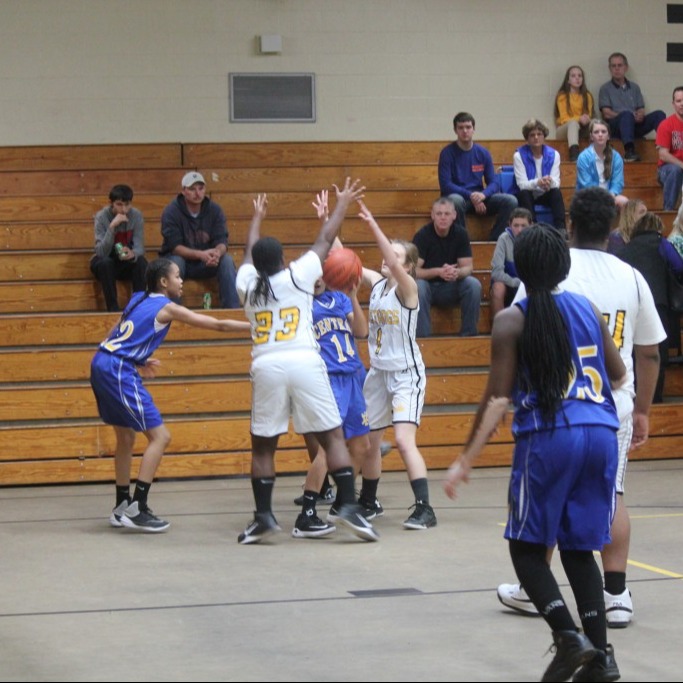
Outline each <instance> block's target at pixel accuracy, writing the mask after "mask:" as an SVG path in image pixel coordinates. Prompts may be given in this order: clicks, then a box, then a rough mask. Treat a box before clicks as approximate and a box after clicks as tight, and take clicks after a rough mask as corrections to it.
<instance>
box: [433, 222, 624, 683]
mask: <svg viewBox="0 0 683 683" xmlns="http://www.w3.org/2000/svg"><path fill="white" fill-rule="evenodd" d="M514 258H515V265H516V267H517V272H518V274H519V276H520V278H521V280H522V282H524V284H525V287H526V291H527V297H526V298H525V299H523V300H522V301H521V302H519V303H518V304H516V305H514V306H511V307H510V308H507V309H505V310H503V311H501V312H500V313H499V314H498V315H497V316H496V317H495V319H494V321H493V330H492V334H491V369H490V373H489V378H488V383H487V386H486V389H485V391H484V395H483V397H482V399H481V402H480V404H479V409H478V411H477V414H476V417H475V421H474V424H473V428H472V432H471V434H470V436H469V439H468V441H467V443H466V446H465V450H464V451H463V453H462V454H461V455H460V457H459V458H458V459H456V461H455V462H454V463H453V465H452V466H451V468H450V469H449V471H448V475H447V479H446V482H445V490H446V493H447V495H449V496H450V497H451V498H453V497H455V488H456V486H457V485H458V484H459V483H460V482H462V481H467V480H468V478H469V473H470V469H471V463H472V460H473V459H474V458H475V457H476V455H477V454H478V452H479V451H480V450H481V447H482V446H483V444H484V443H485V442H486V440H487V438H488V436H490V434H491V433H492V432H493V431H494V430H495V428H496V426H497V424H498V422H499V420H500V419H501V418H502V417H503V413H504V412H505V411H506V407H507V402H508V399H510V398H511V400H512V402H513V404H514V408H515V414H514V419H513V424H512V433H513V435H514V437H515V450H514V456H513V464H512V471H511V476H510V486H509V494H508V501H509V514H508V522H507V526H506V529H505V538H506V539H508V541H509V548H510V556H511V558H512V563H513V565H514V568H515V571H516V573H517V576H518V578H519V579H520V582H521V583H522V585H523V586H524V587H525V589H526V591H527V593H528V595H529V597H530V599H531V601H532V602H533V603H534V605H535V606H536V608H537V609H538V611H539V613H540V614H541V615H543V617H544V618H545V620H546V622H547V623H548V625H549V626H550V628H551V629H552V635H553V640H554V644H555V647H556V653H555V657H554V659H553V661H552V662H551V663H550V665H549V666H548V669H547V670H546V672H545V674H544V676H543V678H542V679H541V680H543V681H564V680H568V679H569V678H570V677H571V676H572V674H574V672H575V670H576V669H578V668H579V667H582V668H581V669H580V671H579V672H578V673H577V674H576V677H575V678H574V680H581V681H589V680H610V681H611V680H616V679H617V678H618V677H619V672H618V669H617V667H616V662H615V661H614V652H613V649H612V647H611V645H608V644H607V627H606V617H605V601H604V595H603V586H602V577H601V575H600V570H599V568H598V566H597V564H596V561H595V559H594V557H593V551H594V550H600V549H601V548H602V547H603V545H605V543H607V542H609V540H610V525H611V519H612V515H613V512H614V497H615V478H616V471H617V462H618V453H617V436H616V432H617V429H618V427H619V421H618V418H617V414H616V409H615V405H614V400H613V398H612V393H611V391H610V383H611V384H612V386H613V387H616V386H619V385H620V384H621V383H622V382H623V381H625V379H626V368H625V366H624V363H623V361H622V360H621V357H620V355H619V352H618V351H617V348H616V346H615V344H614V342H613V341H612V338H611V336H610V333H609V330H608V328H607V325H606V323H605V320H604V319H603V317H602V315H601V313H600V311H598V309H597V308H596V307H595V306H594V305H593V304H591V303H590V302H589V301H588V299H586V298H585V297H583V296H581V295H578V294H573V293H571V292H568V291H561V290H558V289H557V286H558V284H559V283H560V282H562V280H564V279H565V278H566V276H567V273H568V272H569V265H570V257H569V250H568V247H567V244H566V242H565V240H564V239H563V238H562V237H561V236H560V235H559V234H558V233H557V232H556V231H555V230H552V229H551V228H549V227H546V226H542V225H537V226H532V227H531V228H528V229H527V230H525V231H524V232H523V233H522V234H521V235H520V236H519V237H518V238H517V240H516V241H515V249H514ZM501 408H502V409H501ZM555 543H557V545H558V547H559V550H560V557H561V559H562V564H563V567H564V570H565V573H566V575H567V578H568V579H569V583H570V586H571V588H572V592H573V593H574V597H575V599H576V604H577V607H578V611H579V617H580V619H581V624H582V626H583V631H584V633H583V634H581V633H579V632H578V630H577V628H576V625H575V623H574V620H573V618H572V616H571V613H570V611H569V609H568V607H567V604H566V603H565V601H564V598H563V597H562V594H561V593H560V589H559V587H558V584H557V581H556V579H555V577H554V576H553V573H552V571H551V569H550V566H549V565H548V562H547V560H546V552H547V549H548V548H549V547H552V546H553V545H555ZM606 671H609V675H610V677H604V676H603V674H604V673H605V672H606ZM596 676H602V677H596ZM612 676H614V677H612Z"/></svg>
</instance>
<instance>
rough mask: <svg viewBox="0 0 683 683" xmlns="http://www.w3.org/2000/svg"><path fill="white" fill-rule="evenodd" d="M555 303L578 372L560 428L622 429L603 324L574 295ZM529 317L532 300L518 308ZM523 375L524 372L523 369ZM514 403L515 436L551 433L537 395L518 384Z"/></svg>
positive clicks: (563, 295) (557, 421) (582, 299)
mask: <svg viewBox="0 0 683 683" xmlns="http://www.w3.org/2000/svg"><path fill="white" fill-rule="evenodd" d="M553 296H554V299H555V303H556V304H557V307H558V308H559V309H560V312H561V314H562V316H563V317H564V320H565V322H566V324H567V330H568V333H569V345H570V347H571V352H572V362H573V366H574V371H573V373H572V376H571V378H570V381H569V387H568V389H567V392H566V394H565V398H564V399H563V401H562V408H561V409H560V410H558V411H557V412H556V414H555V426H556V427H571V426H574V425H587V424H601V425H604V426H606V427H611V428H614V429H615V430H616V429H618V428H619V420H618V419H617V412H616V408H615V406H614V399H613V398H612V392H611V390H610V383H609V377H608V375H607V370H606V367H605V351H604V347H603V343H602V332H601V330H600V322H599V320H598V318H597V316H596V315H595V312H594V310H593V307H592V306H591V304H590V302H589V301H588V299H586V297H584V296H581V295H580V294H573V293H571V292H560V293H557V294H554V295H553ZM516 305H517V306H519V307H520V308H521V310H522V312H523V313H524V315H526V313H527V309H528V306H529V299H523V300H522V301H520V302H519V303H517V304H516ZM519 372H522V373H523V372H524V368H520V369H519ZM512 400H513V403H514V405H515V417H514V421H513V425H512V433H513V434H522V433H526V432H533V431H540V430H546V429H551V428H552V426H553V425H551V424H548V423H546V422H545V421H544V420H543V419H542V417H541V414H540V411H539V409H538V402H537V396H536V392H535V391H530V392H526V391H524V390H522V389H521V387H520V386H519V384H518V383H516V385H515V388H514V391H513V394H512Z"/></svg>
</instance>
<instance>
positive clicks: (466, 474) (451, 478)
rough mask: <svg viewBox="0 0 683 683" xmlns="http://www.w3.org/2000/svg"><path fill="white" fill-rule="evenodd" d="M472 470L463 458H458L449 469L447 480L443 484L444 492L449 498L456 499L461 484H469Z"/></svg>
mask: <svg viewBox="0 0 683 683" xmlns="http://www.w3.org/2000/svg"><path fill="white" fill-rule="evenodd" d="M471 470H472V467H471V466H470V464H469V463H468V462H467V461H466V460H465V459H463V458H458V460H456V461H455V462H454V463H453V464H452V465H451V466H450V467H449V468H448V472H447V473H446V480H445V481H444V483H443V490H444V491H445V492H446V495H447V496H448V497H449V498H451V499H455V496H456V488H457V487H458V485H459V484H460V483H461V482H463V481H464V482H465V483H466V484H467V483H469V480H470V471H471Z"/></svg>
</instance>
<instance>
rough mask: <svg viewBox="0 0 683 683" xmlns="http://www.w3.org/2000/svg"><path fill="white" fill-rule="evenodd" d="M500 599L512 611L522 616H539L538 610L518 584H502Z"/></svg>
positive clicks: (499, 591)
mask: <svg viewBox="0 0 683 683" xmlns="http://www.w3.org/2000/svg"><path fill="white" fill-rule="evenodd" d="M497 593H498V599H499V600H500V601H501V602H502V603H503V604H504V605H505V606H506V607H509V608H510V609H513V610H515V612H519V613H520V614H529V615H533V616H538V610H537V609H536V606H535V605H534V603H533V602H531V600H529V596H528V595H527V594H526V591H525V590H524V589H523V588H522V586H520V584H518V583H501V584H500V586H498V591H497Z"/></svg>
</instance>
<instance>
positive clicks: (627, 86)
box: [598, 52, 666, 161]
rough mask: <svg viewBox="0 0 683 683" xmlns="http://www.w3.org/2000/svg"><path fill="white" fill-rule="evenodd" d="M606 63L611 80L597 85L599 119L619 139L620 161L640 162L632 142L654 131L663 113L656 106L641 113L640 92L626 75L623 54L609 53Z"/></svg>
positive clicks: (626, 70) (626, 61)
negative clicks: (621, 151) (620, 147)
mask: <svg viewBox="0 0 683 683" xmlns="http://www.w3.org/2000/svg"><path fill="white" fill-rule="evenodd" d="M607 63H608V64H609V71H610V74H611V75H612V79H611V80H609V81H607V83H604V84H603V85H602V86H601V87H600V95H599V96H598V106H599V107H600V111H601V112H602V118H603V119H604V120H605V121H606V122H607V124H608V125H609V129H610V133H611V135H612V137H613V138H620V139H621V141H622V142H623V143H624V161H640V157H639V156H638V155H637V154H636V148H635V145H634V144H633V141H634V140H635V139H636V138H643V137H645V136H646V135H647V134H648V133H649V132H651V131H653V130H657V128H658V126H659V124H660V123H661V122H662V121H663V120H664V119H665V118H666V114H665V113H664V112H663V111H661V110H660V109H657V110H656V111H653V112H650V113H649V114H646V113H645V101H644V100H643V93H642V92H641V91H640V88H639V87H638V84H637V83H634V82H633V81H629V80H628V78H626V74H627V73H628V59H626V55H624V54H622V53H621V52H613V53H612V54H611V55H610V56H609V58H608V60H607Z"/></svg>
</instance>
